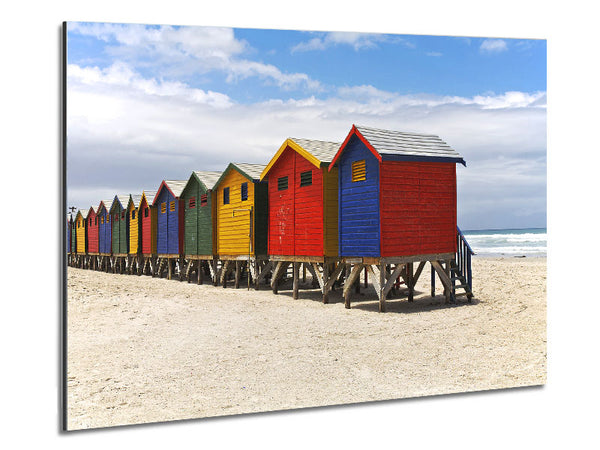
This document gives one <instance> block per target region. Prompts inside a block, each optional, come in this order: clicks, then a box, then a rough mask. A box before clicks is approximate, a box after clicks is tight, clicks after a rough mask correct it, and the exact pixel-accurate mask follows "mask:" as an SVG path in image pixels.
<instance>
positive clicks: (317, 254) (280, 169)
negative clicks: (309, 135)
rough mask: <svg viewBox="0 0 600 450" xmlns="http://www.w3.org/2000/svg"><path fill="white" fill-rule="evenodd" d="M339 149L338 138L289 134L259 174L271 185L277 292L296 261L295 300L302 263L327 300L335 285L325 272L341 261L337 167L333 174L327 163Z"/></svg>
mask: <svg viewBox="0 0 600 450" xmlns="http://www.w3.org/2000/svg"><path fill="white" fill-rule="evenodd" d="M339 148H340V143H339V142H326V141H318V140H313V139H299V138H289V139H287V140H286V141H285V142H284V143H283V144H282V145H281V147H279V150H278V151H277V153H276V154H275V155H274V156H273V158H271V161H270V162H269V164H267V166H266V167H265V169H264V170H263V172H262V173H261V176H260V179H261V180H268V186H269V188H268V192H269V199H268V203H269V232H268V237H269V240H268V253H269V258H270V260H271V261H276V262H277V264H276V266H275V270H274V275H273V277H272V278H271V285H272V287H273V291H274V292H277V283H278V280H279V278H280V277H281V276H282V275H283V273H284V271H285V270H286V268H287V266H289V265H290V264H292V265H293V280H294V281H293V296H294V298H296V297H297V295H298V277H299V275H298V274H299V269H300V265H304V268H305V270H306V269H308V270H309V271H310V272H311V274H312V276H313V281H315V282H316V281H317V280H318V282H319V285H320V286H321V287H322V291H323V295H324V297H323V299H324V301H327V291H328V290H329V289H330V288H331V283H330V284H329V285H327V284H326V283H323V275H324V276H325V278H327V275H328V273H329V272H330V271H333V270H335V268H336V267H335V265H336V262H337V260H338V233H337V228H338V198H337V195H338V180H337V168H334V169H333V170H332V171H331V172H329V170H328V166H329V163H330V162H331V160H332V159H333V157H334V156H335V154H336V153H337V151H338V150H339ZM326 281H327V280H326Z"/></svg>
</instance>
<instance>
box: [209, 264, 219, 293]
mask: <svg viewBox="0 0 600 450" xmlns="http://www.w3.org/2000/svg"><path fill="white" fill-rule="evenodd" d="M209 264H212V265H211V266H210V267H212V273H211V276H212V282H213V286H215V287H216V286H218V285H219V261H218V260H217V259H216V258H215V259H213V260H212V261H211V262H210V263H209ZM210 267H209V268H210Z"/></svg>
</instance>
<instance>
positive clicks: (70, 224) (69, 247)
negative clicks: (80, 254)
mask: <svg viewBox="0 0 600 450" xmlns="http://www.w3.org/2000/svg"><path fill="white" fill-rule="evenodd" d="M66 225H67V235H66V239H67V242H66V247H67V248H66V250H67V265H68V266H70V265H71V259H72V255H71V252H72V251H73V250H72V248H75V247H74V246H72V245H71V244H72V241H73V238H72V236H73V216H72V214H71V213H69V214H67V221H66Z"/></svg>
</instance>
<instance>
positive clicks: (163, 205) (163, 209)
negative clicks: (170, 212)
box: [160, 202, 167, 214]
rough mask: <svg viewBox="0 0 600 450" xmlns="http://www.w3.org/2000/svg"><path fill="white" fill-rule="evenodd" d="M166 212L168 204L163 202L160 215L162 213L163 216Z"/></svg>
mask: <svg viewBox="0 0 600 450" xmlns="http://www.w3.org/2000/svg"><path fill="white" fill-rule="evenodd" d="M166 212H167V203H166V202H162V203H161V204H160V213H161V214H164V213H166Z"/></svg>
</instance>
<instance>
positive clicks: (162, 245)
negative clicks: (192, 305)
mask: <svg viewBox="0 0 600 450" xmlns="http://www.w3.org/2000/svg"><path fill="white" fill-rule="evenodd" d="M185 184H186V181H184V180H163V181H162V183H161V184H160V186H159V188H158V190H157V191H156V195H155V197H154V201H153V203H152V204H153V205H154V206H155V207H156V215H157V221H156V225H157V228H156V252H157V255H158V270H157V274H156V275H158V276H159V277H160V276H161V274H162V271H163V269H164V268H165V266H166V268H167V272H168V273H167V278H168V279H171V277H172V274H173V269H174V267H177V269H178V272H179V277H180V279H181V278H182V265H183V260H182V256H183V205H182V201H181V199H180V197H181V192H182V191H183V188H184V187H185Z"/></svg>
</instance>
